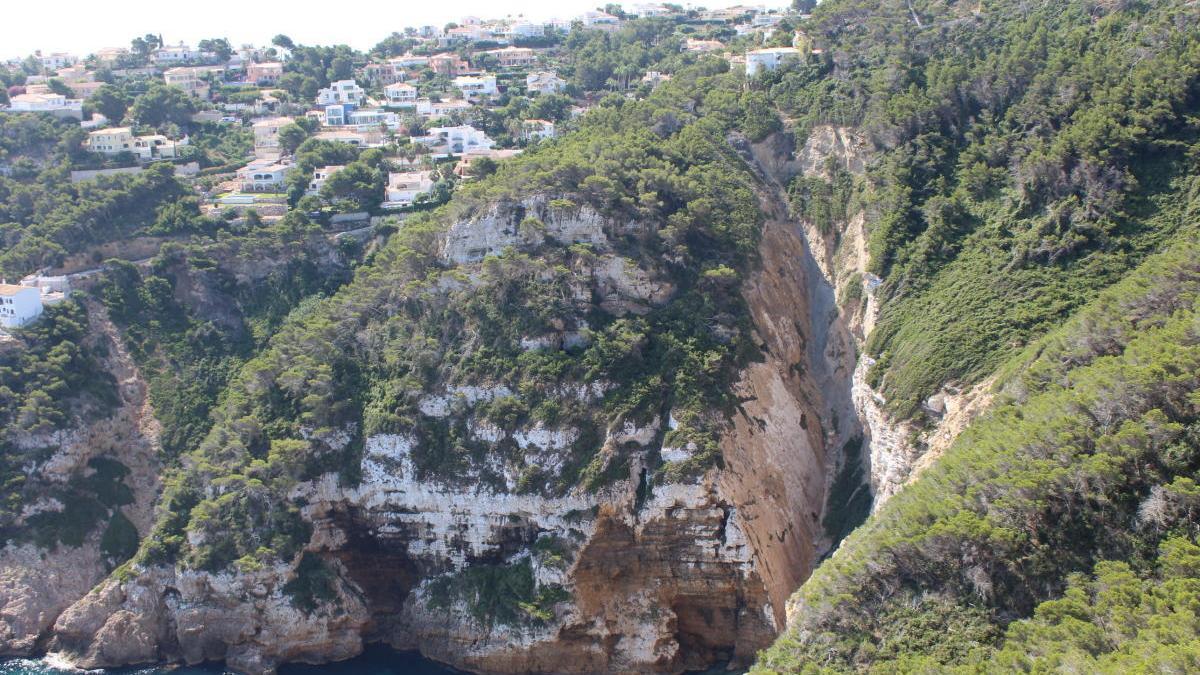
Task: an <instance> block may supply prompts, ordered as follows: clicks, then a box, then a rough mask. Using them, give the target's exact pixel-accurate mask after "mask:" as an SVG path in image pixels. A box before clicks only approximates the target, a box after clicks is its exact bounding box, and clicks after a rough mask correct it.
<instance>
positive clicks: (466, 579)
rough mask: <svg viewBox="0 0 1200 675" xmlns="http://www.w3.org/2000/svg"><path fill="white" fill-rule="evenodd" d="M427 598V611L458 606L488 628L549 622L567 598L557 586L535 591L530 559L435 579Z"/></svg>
mask: <svg viewBox="0 0 1200 675" xmlns="http://www.w3.org/2000/svg"><path fill="white" fill-rule="evenodd" d="M426 594H427V598H428V603H429V606H430V608H432V609H451V608H453V606H454V604H455V603H458V602H461V603H463V604H465V605H466V607H467V611H469V612H470V613H471V617H472V618H474V619H475V620H476V621H478V622H479V623H481V624H483V625H485V626H488V627H489V628H490V627H492V626H497V625H499V626H504V625H520V624H524V623H542V622H545V621H549V620H551V619H553V618H554V605H556V604H558V603H560V602H565V601H566V600H567V599H568V598H569V595H568V593H567V591H566V590H565V589H563V587H562V586H559V585H557V584H551V585H549V586H543V587H538V586H537V584H536V582H535V581H534V578H533V564H532V562H531V561H530V559H529V558H522V559H521V560H519V561H517V562H513V563H508V564H503V565H484V564H476V565H471V566H469V567H467V568H466V569H464V570H463V571H461V572H458V573H455V574H449V575H445V576H441V577H438V578H437V579H434V580H433V581H432V582H430V583H429V586H428V587H427V589H426Z"/></svg>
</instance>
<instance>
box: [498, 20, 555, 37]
mask: <svg viewBox="0 0 1200 675" xmlns="http://www.w3.org/2000/svg"><path fill="white" fill-rule="evenodd" d="M505 34H506V35H507V36H508V37H509V39H512V40H521V39H524V38H538V37H542V36H543V35H545V34H546V27H545V26H543V25H542V24H539V23H531V22H529V21H517V22H516V23H512V24H509V26H508V27H507V28H506V29H505Z"/></svg>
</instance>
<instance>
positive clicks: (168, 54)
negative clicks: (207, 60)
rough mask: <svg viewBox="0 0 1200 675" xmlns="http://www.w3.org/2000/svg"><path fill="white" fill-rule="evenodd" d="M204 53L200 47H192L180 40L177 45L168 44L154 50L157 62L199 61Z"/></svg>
mask: <svg viewBox="0 0 1200 675" xmlns="http://www.w3.org/2000/svg"><path fill="white" fill-rule="evenodd" d="M203 55H204V53H203V52H201V51H200V50H199V49H192V48H191V47H189V46H188V45H185V44H184V43H182V42H180V43H179V44H177V45H166V46H164V47H160V48H158V49H155V50H154V62H155V63H187V62H189V61H199V60H200V58H201V57H202V56H203Z"/></svg>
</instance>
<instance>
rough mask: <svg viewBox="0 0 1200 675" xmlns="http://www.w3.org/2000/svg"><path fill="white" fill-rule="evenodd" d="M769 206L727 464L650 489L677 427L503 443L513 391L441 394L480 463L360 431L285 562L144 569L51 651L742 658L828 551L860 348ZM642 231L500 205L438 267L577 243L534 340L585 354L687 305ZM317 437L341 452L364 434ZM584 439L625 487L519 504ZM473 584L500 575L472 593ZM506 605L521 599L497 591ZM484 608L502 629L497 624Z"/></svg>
mask: <svg viewBox="0 0 1200 675" xmlns="http://www.w3.org/2000/svg"><path fill="white" fill-rule="evenodd" d="M764 205H768V206H769V205H770V202H769V201H764ZM770 208H772V209H773V211H772V212H773V218H772V220H771V222H770V223H769V224H768V225H767V227H766V230H765V231H764V236H763V239H762V244H761V248H760V256H761V260H762V262H761V265H760V266H759V269H758V271H756V272H755V273H754V274H753V275H752V277H751V278H750V279H748V280H747V283H746V284H745V285H744V294H745V299H746V301H747V303H748V305H749V307H750V308H751V310H752V319H753V325H754V330H755V335H756V337H757V340H758V341H759V342H760V346H761V348H762V353H763V355H764V360H763V361H761V362H756V363H753V364H752V365H750V366H749V367H748V368H747V369H746V370H745V371H744V372H743V373H742V375H741V378H740V381H739V382H738V384H737V393H738V396H739V399H740V400H741V405H740V406H739V409H738V411H737V413H736V414H735V415H734V417H733V418H732V419H731V420H730V421H729V422H728V424H727V425H726V430H725V433H724V434H723V436H722V440H721V451H722V454H723V457H724V466H723V468H713V469H710V470H708V471H707V472H705V473H703V474H702V475H699V476H695V477H691V478H686V479H675V480H674V481H671V480H667V479H665V478H663V474H657V477H656V474H654V472H653V471H652V470H651V469H652V467H654V466H656V465H657V464H658V463H661V462H662V461H672V460H673V461H679V460H684V459H687V458H688V457H690V455H691V453H692V452H693V449H691V448H689V447H663V446H664V438H665V436H666V433H667V431H668V430H669V429H671V428H673V427H674V425H675V424H676V422H675V420H674V416H673V415H671V414H670V411H664V413H663V414H662V415H659V416H656V417H654V418H653V419H648V420H636V421H635V420H628V419H619V420H617V421H616V422H613V423H611V424H610V425H609V426H608V428H604V429H601V432H600V433H601V435H600V437H599V438H598V439H591V440H588V439H586V438H584V436H585V434H587V433H588V432H587V430H586V429H584V428H581V427H577V426H573V425H571V424H558V425H553V424H546V423H543V422H529V423H523V424H521V425H517V426H515V427H509V428H501V427H499V426H496V425H495V424H494V423H492V422H491V421H489V420H488V418H487V415H486V414H485V413H484V411H485V410H486V408H487V406H488V405H489V403H491V402H492V401H494V400H496V399H499V398H507V397H513V396H519V395H520V392H516V391H513V390H512V389H510V388H509V387H507V386H505V385H504V384H501V383H487V382H470V383H465V382H452V381H447V382H443V383H441V384H440V385H439V386H438V387H435V388H433V389H430V390H428V391H425V392H424V393H423V394H422V396H421V398H420V400H419V403H418V405H417V406H416V410H417V413H418V414H419V415H420V416H421V417H422V418H423V419H424V420H427V421H429V422H430V423H439V424H451V425H454V427H455V428H460V429H464V430H465V433H466V434H467V435H468V437H469V439H470V440H471V441H472V442H477V443H479V444H481V445H482V446H484V447H488V448H491V450H490V451H489V452H487V453H484V454H483V456H481V457H475V458H467V459H465V460H464V463H463V464H462V465H461V466H459V467H458V468H457V469H456V470H455V472H454V473H452V474H448V475H443V474H438V473H431V472H429V471H428V470H427V469H423V468H422V467H423V465H422V464H421V459H420V457H421V453H422V451H423V448H422V447H421V440H420V437H419V435H418V434H416V433H415V432H414V433H409V432H406V431H398V432H395V433H377V434H372V435H369V436H367V437H366V438H364V439H362V440H361V443H362V448H363V449H362V453H361V463H360V466H359V467H358V471H357V472H355V473H356V474H357V475H358V476H360V478H359V479H358V480H357V481H356V482H353V483H350V482H347V481H346V480H344V478H343V477H341V476H339V475H337V474H334V473H329V474H325V475H322V476H320V477H318V478H316V479H313V480H309V481H306V482H302V483H300V484H298V485H296V487H295V488H294V490H293V493H292V495H291V498H292V500H293V501H294V502H295V503H297V504H300V505H302V515H303V517H304V519H305V520H306V521H308V522H309V523H310V524H311V525H312V528H313V534H312V536H311V538H310V540H309V542H308V544H307V546H306V548H305V551H303V552H302V553H301V554H299V555H297V557H296V559H295V560H293V561H291V562H290V564H281V565H276V566H268V567H266V568H263V569H246V570H243V571H241V572H240V573H236V574H235V573H232V572H223V573H220V574H214V573H208V572H202V571H195V570H183V569H177V568H175V567H172V566H161V565H160V566H149V567H141V566H133V567H132V568H131V569H130V570H128V572H127V573H125V574H123V575H120V576H119V577H113V578H110V579H109V580H107V581H105V582H104V583H103V584H101V585H100V586H99V587H98V588H96V589H95V590H93V591H92V592H91V593H89V594H88V595H87V596H86V597H84V598H83V599H82V600H80V601H79V602H78V603H76V604H75V605H74V606H72V607H71V608H70V609H68V610H67V611H65V612H63V613H62V616H61V617H60V618H59V619H58V621H57V623H56V625H55V627H54V631H53V633H54V637H53V640H52V641H51V643H50V648H51V649H53V650H55V651H57V652H59V653H61V654H63V655H64V656H66V657H67V658H69V659H70V660H72V661H74V662H75V663H77V664H78V665H80V666H84V667H102V666H113V665H119V664H128V663H140V662H152V661H164V660H165V661H182V662H189V663H195V662H199V661H203V660H225V661H227V662H228V663H229V664H230V665H231V666H233V667H234V668H237V669H239V670H242V671H245V672H250V673H266V672H271V671H272V670H273V669H274V668H275V667H276V666H277V665H278V664H280V663H283V662H287V661H330V660H336V659H340V658H346V657H349V656H351V655H353V654H355V653H357V652H358V651H359V650H360V649H361V648H362V645H363V644H364V642H385V643H388V644H391V645H394V646H396V647H398V648H404V649H419V650H421V651H422V652H423V653H425V654H427V655H429V656H431V657H433V658H436V659H439V660H442V661H446V662H448V663H451V664H453V665H455V666H459V667H463V668H468V669H471V670H475V671H480V672H497V673H512V672H554V673H569V672H575V673H585V672H668V673H674V672H680V671H683V670H687V669H700V668H706V667H709V666H711V665H713V664H716V663H723V662H732V663H734V664H746V663H748V662H749V661H750V660H752V658H753V656H754V654H755V653H756V651H757V650H759V649H762V648H764V647H765V646H767V645H768V644H770V642H771V641H772V640H773V639H774V636H775V635H776V634H777V632H778V631H779V630H780V629H781V628H782V625H783V619H784V614H783V611H784V604H785V601H786V599H787V597H788V596H789V595H790V594H791V593H792V592H793V591H794V590H795V589H796V587H797V586H798V585H799V584H800V583H801V582H802V581H803V579H804V578H805V577H806V576H807V575H808V573H809V572H811V570H812V567H813V566H814V565H815V562H816V560H817V559H818V558H819V557H820V556H821V555H822V554H823V552H824V551H825V550H826V549H827V547H828V544H829V542H828V538H827V537H826V535H825V533H824V530H823V528H822V526H821V520H822V517H823V515H824V512H825V510H826V502H827V497H828V492H829V484H830V482H831V480H832V475H833V474H834V473H836V472H837V471H838V470H839V468H841V464H842V458H841V452H840V450H841V448H842V446H843V445H844V444H845V443H846V442H847V441H849V440H850V439H852V438H855V437H857V436H858V435H860V434H861V431H860V430H859V428H858V424H857V419H856V417H855V415H854V414H853V408H852V405H851V398H850V388H849V382H850V378H849V373H850V371H851V369H852V363H853V343H852V341H851V339H850V338H849V333H848V331H847V330H846V329H845V328H844V327H843V326H842V324H841V322H840V321H839V320H838V315H837V312H836V307H835V306H834V303H833V290H832V288H831V287H830V286H829V284H827V283H824V282H823V278H822V276H821V274H820V269H819V267H818V266H817V264H816V261H815V260H814V258H813V257H812V256H811V255H810V254H809V252H808V248H807V244H806V242H805V240H804V234H803V232H802V230H801V229H800V228H799V227H798V226H797V225H796V224H795V223H792V222H790V221H789V219H788V217H787V214H786V210H778V209H777V208H776V207H775V206H771V207H770ZM636 231H637V226H636V225H635V224H627V223H614V222H610V221H607V220H605V219H604V218H602V217H600V216H599V215H598V214H596V213H594V212H591V211H588V210H587V209H572V210H566V211H564V210H561V209H559V210H556V209H555V208H552V207H551V202H549V201H548V200H546V199H545V198H531V199H528V200H525V201H523V202H518V203H508V204H502V205H497V206H495V207H494V208H491V209H489V210H487V211H485V212H484V213H482V214H479V215H477V216H475V217H473V218H470V219H466V220H463V221H461V222H459V223H456V224H455V225H454V226H452V227H451V228H450V231H449V233H448V235H447V238H446V240H445V242H444V244H443V248H442V256H443V258H444V260H445V261H446V262H447V264H449V265H456V266H457V267H458V269H459V270H460V271H461V272H462V273H463V274H461V275H459V278H460V281H457V282H454V283H448V284H446V285H444V287H443V290H444V292H453V289H454V288H455V284H456V283H457V284H470V283H474V279H475V278H476V276H477V273H478V261H479V260H480V259H481V258H482V257H483V256H485V255H487V254H489V253H496V252H499V251H502V250H504V249H506V248H510V247H512V248H515V249H517V250H524V249H530V250H532V249H533V248H535V247H537V246H539V245H541V244H542V243H544V242H546V241H553V242H557V243H559V244H571V243H581V242H582V243H587V244H589V245H590V250H591V252H592V254H591V255H590V256H589V257H588V259H587V262H585V263H580V265H581V266H580V267H579V268H578V269H575V270H573V272H574V278H575V279H576V282H575V283H577V285H578V287H577V288H576V289H575V291H574V298H573V301H574V302H575V303H576V307H577V309H578V310H579V318H578V320H576V321H575V322H574V324H575V325H563V326H562V330H561V331H560V332H558V333H555V334H550V335H531V336H527V337H526V338H525V339H523V340H522V341H521V344H522V346H523V347H524V348H526V349H546V348H552V347H557V346H561V345H563V344H566V343H569V342H570V341H578V340H586V339H588V338H587V336H586V331H583V330H582V328H583V327H585V326H586V321H584V319H583V317H584V316H585V315H586V314H587V313H588V312H590V311H594V310H595V309H596V308H601V309H603V310H605V311H608V312H610V313H613V314H616V315H623V314H638V313H645V312H647V311H650V310H651V309H652V308H654V307H657V306H660V305H661V304H663V303H665V302H666V301H668V300H669V299H670V298H671V297H672V295H673V294H674V292H675V289H674V288H673V287H672V286H671V284H670V283H669V282H668V281H667V280H666V279H667V277H666V275H665V274H664V273H663V271H662V269H661V268H660V267H658V266H657V263H655V261H653V260H649V259H646V258H644V257H643V258H639V259H636V260H635V259H634V257H632V256H630V255H629V254H628V253H625V254H622V252H621V249H620V248H619V247H618V246H617V245H615V244H614V242H615V241H616V240H617V239H618V238H619V237H621V236H623V235H625V234H630V233H636ZM612 386H614V385H613V383H609V382H602V381H601V382H589V383H574V384H568V383H564V384H563V386H562V387H561V390H560V391H558V392H557V393H556V396H557V397H559V398H560V399H562V400H564V401H565V400H567V399H573V400H575V401H577V402H578V403H580V404H583V405H584V407H587V406H598V405H599V402H600V399H601V398H602V397H603V395H604V393H605V392H606V391H607V390H608V389H609V388H610V387H612ZM322 433H323V434H324V438H325V440H326V442H327V443H329V444H330V445H331V447H334V446H340V447H346V444H348V443H350V442H352V439H353V438H354V437H355V436H356V430H355V429H354V428H344V429H336V430H332V431H329V430H326V431H324V432H322ZM583 442H586V443H598V444H599V446H600V447H601V448H602V450H601V454H600V458H601V460H603V461H604V463H605V464H607V462H608V461H609V459H611V458H614V457H617V456H621V457H625V458H627V459H628V472H627V475H626V476H625V477H619V478H616V479H614V480H610V481H607V482H605V483H604V485H603V486H602V487H599V488H595V487H593V488H588V487H586V486H584V485H577V486H575V487H573V488H571V489H569V490H567V491H566V492H554V491H547V490H538V489H532V490H531V489H529V488H528V486H527V484H526V480H527V476H528V474H529V471H530V469H531V468H535V469H536V471H537V475H538V476H540V480H541V482H542V483H544V484H548V485H553V484H556V481H558V480H559V479H560V478H563V477H566V476H569V475H571V474H569V473H568V472H569V471H570V470H571V462H572V461H574V460H572V452H573V451H574V447H575V445H576V444H577V443H583ZM334 449H335V450H337V449H339V448H338V447H334ZM600 470H601V471H604V470H607V469H606V468H605V466H601V467H600ZM314 560H315V561H319V562H318V563H317V564H319V565H320V566H321V568H322V569H323V570H324V571H323V573H322V574H323V578H325V579H327V580H328V584H327V585H326V586H325V587H324V590H323V592H321V593H318V594H316V595H315V596H313V597H310V598H309V604H308V605H307V606H306V607H303V608H300V607H299V605H298V604H297V601H296V597H295V593H294V586H295V584H296V583H297V582H298V581H299V580H302V578H303V577H304V575H305V572H304V569H303V568H304V566H305V565H312V564H313V561H314ZM481 571H482V572H481ZM480 573H484V574H485V575H492V576H485V581H484V583H483V585H478V578H479V577H478V576H475V575H477V574H480ZM496 587H503V588H504V589H505V592H506V593H510V594H512V595H515V596H516V598H515V601H519V602H515V601H513V600H514V599H507V598H500V599H499V600H497V599H496V598H494V597H492V596H491V595H490V593H491V589H493V588H496ZM289 589H291V590H289ZM485 596H486V597H485ZM485 603H493V605H495V604H496V603H500V604H503V605H504V608H507V609H508V610H511V611H509V612H508V614H504V613H499V614H497V613H491V614H485V613H483V612H481V605H483V604H485ZM493 609H494V607H493Z"/></svg>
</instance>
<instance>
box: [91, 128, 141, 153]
mask: <svg viewBox="0 0 1200 675" xmlns="http://www.w3.org/2000/svg"><path fill="white" fill-rule="evenodd" d="M83 147H84V149H86V150H87V151H88V152H96V153H100V154H102V155H115V154H118V153H122V152H133V130H132V129H130V128H129V127H113V128H110V129H97V130H95V131H93V132H90V133H89V134H88V137H87V140H85V141H84V142H83Z"/></svg>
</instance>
